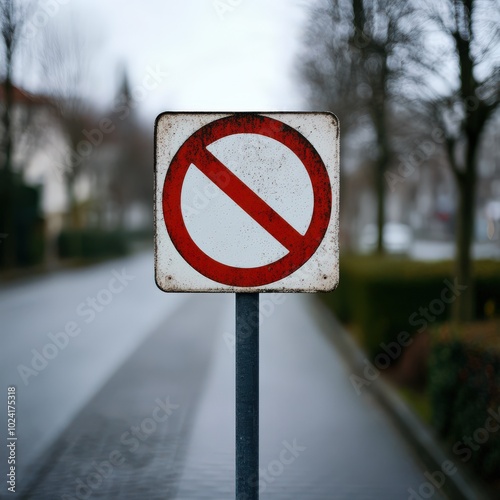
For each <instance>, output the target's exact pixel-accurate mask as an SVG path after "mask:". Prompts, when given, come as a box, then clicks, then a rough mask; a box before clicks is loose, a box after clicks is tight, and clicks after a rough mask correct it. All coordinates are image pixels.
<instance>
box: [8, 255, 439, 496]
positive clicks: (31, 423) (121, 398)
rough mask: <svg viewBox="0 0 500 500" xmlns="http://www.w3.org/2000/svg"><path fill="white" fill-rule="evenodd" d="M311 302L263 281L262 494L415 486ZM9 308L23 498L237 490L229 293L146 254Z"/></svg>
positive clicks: (61, 276) (59, 283)
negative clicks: (169, 275) (162, 270)
mask: <svg viewBox="0 0 500 500" xmlns="http://www.w3.org/2000/svg"><path fill="white" fill-rule="evenodd" d="M119 289H120V290H119ZM103 290H104V291H103ZM105 290H108V291H107V292H106V291H105ZM94 299H95V300H94ZM311 300H313V298H312V297H311V296H306V295H300V294H294V295H261V319H262V324H261V361H260V362H261V399H260V404H261V439H260V463H261V471H260V476H259V481H260V482H259V485H260V489H261V498H262V499H265V498H273V499H285V498H300V499H337V498H338V499H381V500H392V499H394V500H396V499H406V498H409V497H410V491H411V490H410V489H413V490H415V491H418V489H419V488H420V487H421V486H422V484H424V483H425V482H426V481H427V479H426V477H425V476H424V470H423V468H422V467H421V466H420V464H419V463H418V461H417V460H416V458H415V457H414V455H413V453H412V450H411V449H410V448H408V447H407V445H406V443H405V441H404V440H403V439H402V438H401V436H400V435H399V434H398V432H397V430H396V429H395V428H394V427H393V425H392V423H391V421H390V419H389V417H388V416H387V415H386V414H385V413H384V411H383V410H382V409H381V408H380V407H379V406H378V405H377V403H376V402H375V401H374V400H373V399H372V398H371V397H370V396H369V394H363V395H361V396H358V395H357V394H356V392H355V390H354V388H353V387H352V385H351V383H350V381H349V375H350V373H349V371H348V368H347V367H346V365H345V364H344V362H343V360H342V358H341V357H340V355H339V354H338V353H337V352H336V351H335V350H334V348H333V347H332V344H331V343H330V342H329V341H328V340H327V337H326V336H325V335H324V332H323V331H321V330H320V328H319V326H318V324H319V323H318V322H317V321H316V320H315V318H314V314H315V313H314V312H313V311H314V310H313V309H312V308H311V304H310V301H311ZM108 302H109V303H108ZM82 304H83V306H82ZM0 314H1V318H2V341H1V342H2V350H1V354H0V377H1V382H2V385H1V390H2V392H3V394H5V398H6V397H7V396H6V395H7V386H11V385H15V386H16V388H17V403H18V406H17V417H18V424H17V425H18V427H17V433H18V441H17V452H18V469H17V490H18V491H24V495H23V497H24V498H34V499H66V500H68V499H78V498H91V499H94V498H103V499H106V498H110V499H114V498H120V499H129V498H130V499H135V498H148V499H156V498H158V499H160V498H161V499H169V498H172V499H173V498H178V499H188V498H189V499H191V498H200V499H205V498H206V499H208V498H210V499H225V498H234V348H233V345H234V344H233V343H234V336H233V332H234V325H233V321H234V297H233V296H232V295H225V294H220V295H215V294H213V295H196V294H194V295H193V294H189V295H169V294H163V293H161V292H159V291H158V290H157V289H156V287H155V285H154V281H153V273H152V256H151V255H150V254H141V255H137V256H133V257H130V258H127V259H123V260H120V261H113V262H110V263H106V264H103V265H100V266H97V267H92V268H87V269H81V270H72V271H64V272H61V273H57V274H55V275H52V276H47V277H40V278H37V279H33V280H29V281H26V282H23V283H19V284H16V285H12V286H3V287H2V288H1V289H0ZM71 322H73V323H74V324H73V323H71ZM68 323H69V325H68ZM61 332H65V333H62V334H61ZM77 332H78V333H77ZM49 333H51V334H53V335H51V336H49V335H48V334H49ZM54 339H56V340H54ZM66 341H67V342H66ZM48 344H53V345H55V348H51V347H47V345H48ZM58 345H59V346H61V347H58ZM62 346H64V347H62ZM32 350H34V352H33V351H32ZM37 352H38V353H40V356H37V354H36V353H37ZM33 357H35V358H36V359H35V360H34V361H33ZM20 365H22V366H23V367H25V368H19V367H20ZM0 425H1V428H0V436H1V438H2V441H3V442H5V429H6V415H5V412H2V414H1V415H0ZM2 447H3V446H2ZM0 467H1V469H0V470H1V474H2V477H5V476H4V474H5V471H6V460H5V459H4V458H3V457H2V458H1V462H0ZM2 488H5V489H4V490H0V494H2V495H3V494H4V493H7V491H6V487H5V485H2ZM426 491H428V490H426ZM11 497H12V496H11ZM415 498H417V497H415ZM426 498H442V497H440V496H438V495H434V496H427V497H426Z"/></svg>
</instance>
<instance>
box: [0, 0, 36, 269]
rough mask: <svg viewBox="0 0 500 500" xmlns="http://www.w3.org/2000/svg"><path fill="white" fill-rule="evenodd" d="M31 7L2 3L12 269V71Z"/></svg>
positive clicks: (6, 221)
mask: <svg viewBox="0 0 500 500" xmlns="http://www.w3.org/2000/svg"><path fill="white" fill-rule="evenodd" d="M28 7H29V4H28V3H26V2H25V3H22V2H20V1H15V0H0V50H1V51H2V52H3V58H2V59H3V64H2V67H1V68H0V69H1V71H2V83H1V88H0V96H1V99H0V101H1V103H2V107H3V109H2V112H1V125H2V138H1V140H0V144H1V147H2V153H3V158H2V162H1V167H2V168H1V171H0V174H1V175H2V183H3V184H4V185H3V186H2V187H3V189H2V191H3V198H4V199H3V202H2V205H3V210H2V212H3V213H2V217H1V219H3V220H1V222H2V227H3V230H4V231H5V234H7V235H8V237H10V238H9V239H8V240H7V242H6V244H5V263H6V265H7V266H9V267H11V266H14V265H15V264H16V254H17V241H16V237H15V231H14V225H13V201H14V200H13V193H12V185H13V165H12V158H13V152H14V144H15V137H14V136H15V134H16V131H15V127H14V123H13V115H14V105H15V103H14V83H13V68H14V63H15V60H16V56H17V54H18V52H19V46H20V44H19V42H20V38H21V35H22V32H23V27H24V22H25V20H26V15H27V11H28Z"/></svg>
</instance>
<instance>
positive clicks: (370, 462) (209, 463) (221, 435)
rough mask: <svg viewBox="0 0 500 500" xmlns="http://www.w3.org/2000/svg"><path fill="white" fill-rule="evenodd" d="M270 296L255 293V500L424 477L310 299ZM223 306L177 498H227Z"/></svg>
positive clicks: (385, 495)
mask: <svg viewBox="0 0 500 500" xmlns="http://www.w3.org/2000/svg"><path fill="white" fill-rule="evenodd" d="M271 299H272V296H271V295H265V294H261V296H260V300H261V310H262V313H263V314H262V318H263V322H262V325H261V342H260V350H261V360H260V362H261V365H260V377H261V378H260V385H261V388H260V391H261V394H260V408H261V421H260V430H261V435H260V464H261V474H260V490H261V499H262V500H264V499H267V498H269V499H274V500H279V499H290V498H300V499H302V500H308V499H311V500H313V499H322V500H326V499H349V500H354V499H380V500H401V499H407V498H408V497H409V496H410V491H409V488H413V489H414V490H415V491H418V488H419V487H420V486H421V484H422V483H423V482H425V481H427V479H426V478H425V477H424V475H423V469H422V468H421V466H420V464H419V463H418V462H417V461H416V458H415V457H414V455H413V453H412V450H410V449H409V448H408V447H407V445H406V443H405V442H404V441H403V440H402V439H401V437H400V434H399V433H398V431H397V430H396V429H395V428H394V427H393V425H392V421H391V420H390V419H389V417H388V416H387V414H386V413H385V412H384V411H383V410H382V409H381V408H380V407H379V406H378V405H377V403H376V402H375V401H374V400H373V399H372V398H371V397H370V396H369V395H368V394H366V395H362V396H358V395H357V394H356V392H355V391H354V388H353V387H352V385H351V383H350V382H349V379H348V376H349V372H348V368H347V366H346V365H345V364H344V362H343V360H342V358H341V357H340V355H339V354H338V353H337V352H336V351H335V350H334V349H333V347H332V345H331V343H330V342H329V341H328V340H327V339H326V338H325V336H324V334H323V333H322V332H321V331H320V330H319V327H318V322H317V321H315V319H314V318H313V314H314V313H315V312H316V313H317V311H318V309H317V308H314V309H313V308H312V307H311V304H310V301H311V300H315V299H314V298H313V297H311V296H306V295H282V296H281V300H282V301H283V302H282V303H281V304H274V303H273V302H272V301H271ZM233 301H234V298H233ZM231 305H232V307H230V308H228V309H226V311H225V318H224V320H223V324H222V327H221V331H220V332H219V334H218V336H217V345H216V351H215V356H214V361H213V364H212V368H211V373H210V377H209V379H208V381H207V387H206V390H205V392H204V395H203V399H202V401H201V403H200V407H199V410H198V414H197V416H196V419H195V421H194V427H193V430H192V432H191V438H190V443H189V446H188V450H187V454H186V461H185V464H184V466H183V473H182V476H181V479H180V482H179V487H178V492H177V497H176V498H178V499H192V498H197V499H221V500H222V499H230V498H234V439H235V436H234V419H235V412H234V354H233V353H234V349H233V348H232V342H231V340H232V332H233V328H234V327H233V322H234V303H233V304H231ZM267 316H268V317H267ZM424 491H426V490H424ZM417 498H418V497H415V499H417ZM426 498H443V497H442V496H440V495H438V494H434V495H431V496H427V497H426Z"/></svg>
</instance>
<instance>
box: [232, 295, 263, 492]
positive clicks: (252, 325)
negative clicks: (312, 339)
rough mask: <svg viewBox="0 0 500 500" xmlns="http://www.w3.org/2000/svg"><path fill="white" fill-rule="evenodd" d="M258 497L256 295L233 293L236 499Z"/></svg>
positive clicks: (257, 311)
mask: <svg viewBox="0 0 500 500" xmlns="http://www.w3.org/2000/svg"><path fill="white" fill-rule="evenodd" d="M258 498H259V294H258V293H237V294H236V499H237V500H257V499H258Z"/></svg>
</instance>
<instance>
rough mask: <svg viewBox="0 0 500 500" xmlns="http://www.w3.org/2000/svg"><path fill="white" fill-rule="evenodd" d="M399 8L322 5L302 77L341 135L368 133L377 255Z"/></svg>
mask: <svg viewBox="0 0 500 500" xmlns="http://www.w3.org/2000/svg"><path fill="white" fill-rule="evenodd" d="M401 11H402V8H401V7H400V5H399V2H397V1H395V0H394V1H393V0H387V1H386V2H377V1H375V0H325V1H323V2H322V3H321V5H320V6H319V7H316V8H314V9H313V10H312V13H311V20H310V24H309V26H308V30H307V32H306V47H307V52H306V53H305V54H304V57H303V59H302V61H301V73H302V76H303V78H304V80H305V81H306V83H307V84H308V86H309V89H310V97H311V102H312V104H313V105H317V104H319V105H320V106H321V107H326V108H327V109H330V110H332V111H335V112H336V113H337V114H339V115H340V120H341V123H342V124H343V129H344V135H345V133H346V130H347V133H348V134H349V133H356V132H357V131H359V130H360V129H361V128H363V127H365V128H366V127H368V129H369V130H370V131H371V135H372V136H373V140H372V143H371V149H372V152H371V154H368V153H366V154H365V155H364V156H365V158H366V157H369V156H371V157H372V158H373V167H374V172H375V175H374V179H375V189H376V198H377V227H378V238H377V251H378V252H379V253H382V252H383V250H384V247H383V226H384V220H385V198H386V197H385V179H384V173H385V170H386V168H387V166H388V164H389V162H390V159H391V156H392V153H391V143H390V137H389V134H388V128H389V123H388V122H389V117H390V112H391V109H390V100H391V97H392V89H393V85H392V82H393V81H394V80H395V79H396V78H397V77H398V76H399V75H398V71H399V68H398V67H397V65H394V63H393V60H394V58H395V55H396V50H397V47H398V43H399V39H398V36H399V31H398V29H397V21H398V17H399V15H400V13H401Z"/></svg>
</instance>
